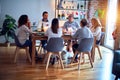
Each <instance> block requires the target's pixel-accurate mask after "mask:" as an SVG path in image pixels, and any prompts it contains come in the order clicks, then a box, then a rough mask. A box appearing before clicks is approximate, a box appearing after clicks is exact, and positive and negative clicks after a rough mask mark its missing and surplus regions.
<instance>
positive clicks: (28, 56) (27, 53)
mask: <svg viewBox="0 0 120 80" xmlns="http://www.w3.org/2000/svg"><path fill="white" fill-rule="evenodd" d="M25 49H26V55H27V58H28V59H29V61H30V62H31V57H30V54H29V51H28V47H26V48H25Z"/></svg>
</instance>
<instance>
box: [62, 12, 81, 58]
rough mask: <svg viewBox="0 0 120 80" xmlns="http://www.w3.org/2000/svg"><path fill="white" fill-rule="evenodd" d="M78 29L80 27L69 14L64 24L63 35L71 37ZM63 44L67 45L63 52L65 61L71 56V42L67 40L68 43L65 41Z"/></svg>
mask: <svg viewBox="0 0 120 80" xmlns="http://www.w3.org/2000/svg"><path fill="white" fill-rule="evenodd" d="M79 28H80V27H79V25H78V23H77V22H76V21H74V15H73V14H70V15H69V16H68V21H66V22H65V23H64V26H63V33H65V34H66V33H67V34H70V35H73V34H74V33H75V32H76V31H77V30H78V29H79ZM65 43H67V47H66V50H65V52H66V54H65V56H66V59H67V58H70V57H72V56H73V50H72V41H71V40H68V41H65Z"/></svg>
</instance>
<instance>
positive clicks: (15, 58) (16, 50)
mask: <svg viewBox="0 0 120 80" xmlns="http://www.w3.org/2000/svg"><path fill="white" fill-rule="evenodd" d="M17 52H19V48H18V47H17V46H16V49H15V57H14V63H16V60H17V54H18V53H17Z"/></svg>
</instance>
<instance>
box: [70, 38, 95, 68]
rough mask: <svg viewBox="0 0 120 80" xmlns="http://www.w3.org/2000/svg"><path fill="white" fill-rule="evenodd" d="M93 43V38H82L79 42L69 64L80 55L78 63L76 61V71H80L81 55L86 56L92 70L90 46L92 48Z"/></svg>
mask: <svg viewBox="0 0 120 80" xmlns="http://www.w3.org/2000/svg"><path fill="white" fill-rule="evenodd" d="M93 41H94V39H93V38H84V39H82V40H81V42H80V44H79V46H78V48H77V49H76V51H75V54H74V56H73V59H72V61H71V63H72V62H73V61H74V59H75V57H76V55H77V54H80V58H79V61H78V70H80V60H81V59H82V53H84V54H88V57H89V60H90V64H91V67H92V68H93V63H92V58H91V49H92V46H93Z"/></svg>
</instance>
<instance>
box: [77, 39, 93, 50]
mask: <svg viewBox="0 0 120 80" xmlns="http://www.w3.org/2000/svg"><path fill="white" fill-rule="evenodd" d="M93 41H94V39H93V38H84V39H82V40H81V42H80V44H79V46H78V48H77V51H79V52H87V51H91V49H92V46H93Z"/></svg>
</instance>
